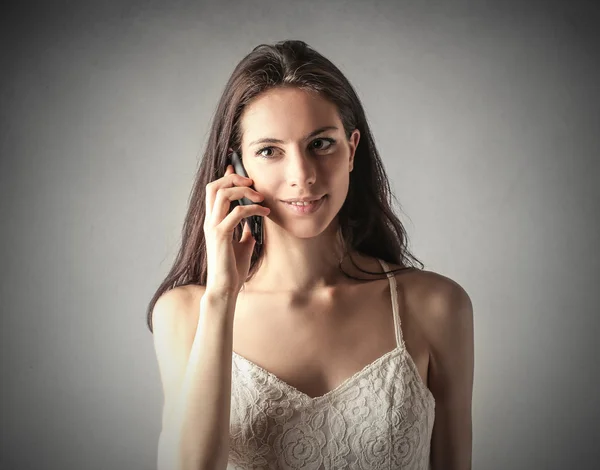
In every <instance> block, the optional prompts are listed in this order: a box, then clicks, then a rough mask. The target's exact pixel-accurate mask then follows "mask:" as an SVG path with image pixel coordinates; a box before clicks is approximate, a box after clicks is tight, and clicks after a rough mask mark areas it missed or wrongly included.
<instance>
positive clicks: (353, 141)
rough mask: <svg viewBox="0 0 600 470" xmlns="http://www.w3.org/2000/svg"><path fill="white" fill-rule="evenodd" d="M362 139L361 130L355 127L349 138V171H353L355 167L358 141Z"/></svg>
mask: <svg viewBox="0 0 600 470" xmlns="http://www.w3.org/2000/svg"><path fill="white" fill-rule="evenodd" d="M359 141H360V131H359V130H358V129H354V130H353V131H352V134H350V139H348V145H349V146H350V159H349V161H348V165H349V166H348V171H350V172H351V171H352V170H353V169H354V155H355V154H356V148H357V147H358V142H359Z"/></svg>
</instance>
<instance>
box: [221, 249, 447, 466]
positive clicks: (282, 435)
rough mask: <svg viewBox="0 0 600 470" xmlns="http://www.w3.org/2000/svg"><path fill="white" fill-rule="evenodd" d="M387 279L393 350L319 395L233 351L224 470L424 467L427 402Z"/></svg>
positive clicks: (431, 412)
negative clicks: (227, 459)
mask: <svg viewBox="0 0 600 470" xmlns="http://www.w3.org/2000/svg"><path fill="white" fill-rule="evenodd" d="M379 261H380V263H381V265H382V266H383V268H384V269H385V270H386V271H389V267H388V265H387V263H386V262H385V261H383V260H379ZM388 278H389V281H390V288H391V293H392V307H393V312H392V313H393V315H394V326H395V330H396V347H395V348H394V349H393V350H391V351H389V352H387V353H386V354H384V355H383V356H381V357H379V358H378V359H376V360H375V361H373V362H372V363H370V364H369V365H367V366H365V367H364V368H363V369H362V370H360V371H358V372H357V373H356V374H354V375H353V376H352V377H350V378H348V379H347V380H345V381H344V382H343V383H342V384H340V385H339V386H338V387H336V388H335V389H333V390H331V391H330V392H328V393H326V394H325V395H322V396H319V397H315V398H312V397H310V396H308V395H306V394H305V393H302V392H300V391H299V390H297V389H296V388H294V387H292V386H291V385H289V384H287V383H286V382H284V381H283V380H281V379H279V378H278V377H277V376H275V375H274V374H272V373H270V372H269V371H267V370H265V369H263V368H262V367H260V366H258V365H257V364H255V363H253V362H251V361H249V360H248V359H246V358H244V357H242V356H240V355H239V354H237V353H235V352H234V353H233V357H232V387H231V416H230V449H229V463H228V466H227V469H228V470H249V469H281V470H288V469H304V470H334V469H335V470H338V469H352V470H354V469H357V470H359V469H364V470H376V469H410V470H428V469H430V463H429V452H430V444H431V435H432V431H433V422H434V418H435V399H434V397H433V395H432V394H431V392H430V391H429V389H428V388H427V387H426V386H425V384H424V383H423V380H422V379H421V376H420V375H419V372H418V370H417V366H416V365H415V363H414V361H413V359H412V357H411V356H410V354H408V352H407V351H406V348H405V344H404V340H403V337H402V330H401V328H400V317H399V314H398V298H397V295H396V279H395V277H394V275H393V273H388Z"/></svg>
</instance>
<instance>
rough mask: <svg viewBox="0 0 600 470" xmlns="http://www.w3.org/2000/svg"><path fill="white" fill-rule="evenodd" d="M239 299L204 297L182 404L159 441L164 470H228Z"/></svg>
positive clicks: (184, 383)
mask: <svg viewBox="0 0 600 470" xmlns="http://www.w3.org/2000/svg"><path fill="white" fill-rule="evenodd" d="M236 298H237V296H232V297H231V298H227V299H225V298H221V297H217V296H213V295H211V294H210V293H209V292H206V293H205V295H204V296H203V298H202V301H201V303H200V314H199V318H198V327H197V330H196V335H195V338H194V343H193V345H192V349H191V351H190V356H189V360H188V364H187V368H186V373H185V377H184V380H183V383H182V388H181V392H180V398H179V400H178V401H177V403H176V405H175V406H174V409H173V410H172V412H171V415H170V421H169V425H168V426H167V427H166V429H165V430H164V431H163V434H162V435H161V443H160V445H159V448H160V449H161V451H162V461H163V462H164V463H166V465H164V466H162V465H161V463H160V458H159V469H160V470H163V468H164V470H176V469H177V470H203V469H211V470H214V469H225V468H226V466H227V457H228V453H229V422H230V421H229V420H230V407H231V355H232V348H233V317H234V313H235V301H236Z"/></svg>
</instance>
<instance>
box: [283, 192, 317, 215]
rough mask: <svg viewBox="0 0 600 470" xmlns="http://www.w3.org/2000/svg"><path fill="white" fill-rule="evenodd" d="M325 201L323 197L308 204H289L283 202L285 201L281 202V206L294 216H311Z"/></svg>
mask: <svg viewBox="0 0 600 470" xmlns="http://www.w3.org/2000/svg"><path fill="white" fill-rule="evenodd" d="M324 200H325V196H323V197H321V198H320V199H317V200H316V201H312V202H310V203H308V204H307V203H298V204H292V203H290V202H285V201H281V202H283V204H284V205H285V206H286V207H287V208H288V209H289V210H290V211H292V212H293V213H295V214H312V213H314V212H316V211H317V210H318V209H319V207H321V206H322V205H323V201H324Z"/></svg>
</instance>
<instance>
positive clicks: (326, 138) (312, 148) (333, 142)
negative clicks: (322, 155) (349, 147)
mask: <svg viewBox="0 0 600 470" xmlns="http://www.w3.org/2000/svg"><path fill="white" fill-rule="evenodd" d="M316 142H326V143H327V144H328V145H327V146H326V147H325V148H323V146H322V145H318V146H314V144H315V143H316ZM333 144H335V139H331V138H328V137H322V138H319V139H315V140H313V141H312V142H311V143H310V150H328V149H329V148H330V147H331V146H332V145H333ZM274 148H275V147H263V148H261V149H259V150H257V151H256V156H258V157H261V158H265V159H267V160H268V159H271V158H273V156H272V155H270V156H267V155H265V154H263V152H264V151H266V150H273V149H274Z"/></svg>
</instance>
